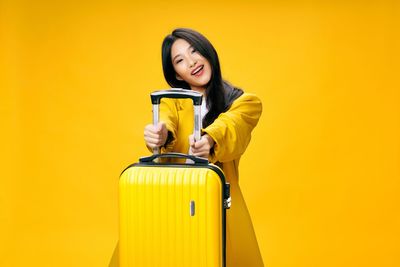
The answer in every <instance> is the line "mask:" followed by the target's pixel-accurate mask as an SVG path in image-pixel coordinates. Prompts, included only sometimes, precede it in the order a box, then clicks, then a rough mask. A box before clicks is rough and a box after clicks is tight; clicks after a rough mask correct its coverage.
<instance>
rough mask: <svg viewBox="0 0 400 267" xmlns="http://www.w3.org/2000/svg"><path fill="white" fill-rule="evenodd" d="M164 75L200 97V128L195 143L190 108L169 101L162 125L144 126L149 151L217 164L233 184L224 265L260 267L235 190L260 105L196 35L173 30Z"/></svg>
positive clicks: (164, 56) (172, 83)
mask: <svg viewBox="0 0 400 267" xmlns="http://www.w3.org/2000/svg"><path fill="white" fill-rule="evenodd" d="M162 63H163V70H164V76H165V79H166V81H167V82H168V84H169V85H170V86H171V87H181V88H185V89H188V90H194V91H197V92H200V93H202V94H203V98H204V99H205V100H206V101H204V103H205V105H203V110H202V114H205V115H204V117H203V129H202V137H201V139H200V140H196V141H194V139H193V135H191V132H192V126H193V122H192V121H191V120H192V113H191V110H192V105H191V103H190V102H188V101H185V100H182V99H168V100H166V101H165V102H163V103H161V106H160V110H161V113H160V123H159V124H158V125H156V126H154V125H152V124H149V125H147V126H146V127H145V131H144V139H145V142H146V145H147V146H148V148H150V149H153V148H157V147H161V151H162V152H170V151H174V152H180V153H189V154H193V155H195V156H200V157H205V158H208V160H209V161H210V162H212V163H215V164H216V165H218V166H220V167H221V168H222V170H223V171H224V173H225V176H226V178H227V180H228V181H229V183H230V184H231V197H232V207H231V209H230V210H228V211H227V222H226V235H227V236H226V261H227V266H229V267H236V266H237V267H239V266H240V267H242V266H252V267H259V266H264V265H263V261H262V258H261V254H260V251H259V248H258V243H257V239H256V236H255V233H254V230H253V225H252V222H251V219H250V215H249V212H248V210H247V207H246V204H245V201H244V199H243V196H242V193H241V190H240V188H239V184H238V179H239V170H238V166H239V160H240V157H241V156H242V154H243V153H244V152H245V150H246V148H247V146H248V144H249V142H250V136H251V132H252V130H253V129H254V127H255V126H256V125H257V123H258V120H259V118H260V116H261V111H262V105H261V101H260V100H259V98H258V97H257V96H255V95H253V94H248V93H244V92H243V90H241V89H238V88H235V87H233V86H232V85H230V84H228V83H227V82H226V81H224V80H223V79H222V75H221V71H220V65H219V59H218V55H217V52H216V51H215V49H214V47H213V46H212V44H211V43H210V42H209V41H208V40H207V39H206V38H205V37H204V36H203V35H201V34H200V33H198V32H196V31H194V30H191V29H182V28H180V29H176V30H174V31H173V32H172V34H170V35H168V36H167V37H166V38H165V39H164V42H163V44H162Z"/></svg>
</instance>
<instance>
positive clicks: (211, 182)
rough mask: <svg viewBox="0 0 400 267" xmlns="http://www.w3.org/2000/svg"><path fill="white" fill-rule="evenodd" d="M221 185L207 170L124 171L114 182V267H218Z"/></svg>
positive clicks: (132, 168) (215, 174)
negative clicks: (117, 212) (117, 203)
mask: <svg viewBox="0 0 400 267" xmlns="http://www.w3.org/2000/svg"><path fill="white" fill-rule="evenodd" d="M221 186H222V183H221V180H220V178H219V176H218V174H217V173H216V172H214V171H212V170H210V169H209V168H194V167H190V168H189V167H160V166H157V167H142V166H133V167H130V168H128V169H127V170H126V171H125V172H124V173H123V174H122V175H121V178H120V266H122V267H128V266H129V267H131V266H138V267H150V266H151V267H169V266H170V267H200V266H201V267H211V266H212V267H217V266H222V263H223V247H222V244H223V235H222V231H223V229H222V216H223V214H222V212H223V210H222V191H221ZM191 206H192V207H191ZM193 212H194V214H193Z"/></svg>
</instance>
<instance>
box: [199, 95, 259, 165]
mask: <svg viewBox="0 0 400 267" xmlns="http://www.w3.org/2000/svg"><path fill="white" fill-rule="evenodd" d="M261 112H262V104H261V100H260V99H259V98H258V97H257V96H256V95H253V94H243V95H242V96H240V97H239V98H238V99H236V100H235V101H234V102H233V103H232V106H231V107H230V108H229V110H228V111H226V112H224V113H221V114H220V115H219V116H218V118H217V119H215V121H214V122H213V123H212V124H211V125H209V126H208V127H207V128H205V129H204V130H203V132H205V133H206V134H208V135H209V136H210V137H211V138H212V139H213V140H214V142H215V144H214V146H213V150H214V151H213V153H212V154H211V155H210V157H209V160H210V161H211V162H217V161H220V162H226V161H231V160H234V159H236V158H238V157H240V156H241V155H242V154H243V153H244V151H245V150H246V148H247V145H248V144H249V142H250V139H251V131H252V130H253V128H254V127H255V126H256V125H257V123H258V120H259V118H260V116H261Z"/></svg>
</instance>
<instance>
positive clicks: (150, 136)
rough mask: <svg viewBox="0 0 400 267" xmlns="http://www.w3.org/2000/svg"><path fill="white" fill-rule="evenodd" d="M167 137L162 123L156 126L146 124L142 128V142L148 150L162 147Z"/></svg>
mask: <svg viewBox="0 0 400 267" xmlns="http://www.w3.org/2000/svg"><path fill="white" fill-rule="evenodd" d="M167 137H168V130H167V126H166V125H165V123H164V122H159V123H158V124H157V126H154V125H153V124H148V125H146V127H144V141H145V142H146V145H147V146H148V147H150V148H157V147H161V146H163V145H164V144H165V142H166V141H167Z"/></svg>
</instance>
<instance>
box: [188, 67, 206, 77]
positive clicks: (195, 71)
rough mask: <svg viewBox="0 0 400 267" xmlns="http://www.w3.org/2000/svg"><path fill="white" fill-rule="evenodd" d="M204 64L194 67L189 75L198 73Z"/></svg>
mask: <svg viewBox="0 0 400 267" xmlns="http://www.w3.org/2000/svg"><path fill="white" fill-rule="evenodd" d="M203 68H204V65H201V66H198V67H197V68H195V69H194V70H193V71H192V72H191V73H190V74H191V75H196V74H200V72H201V71H202V70H203Z"/></svg>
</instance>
